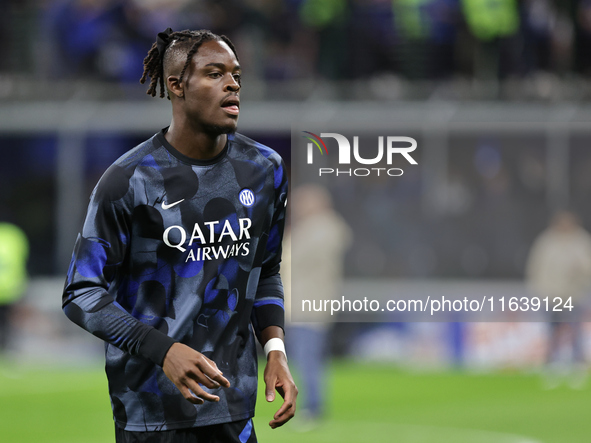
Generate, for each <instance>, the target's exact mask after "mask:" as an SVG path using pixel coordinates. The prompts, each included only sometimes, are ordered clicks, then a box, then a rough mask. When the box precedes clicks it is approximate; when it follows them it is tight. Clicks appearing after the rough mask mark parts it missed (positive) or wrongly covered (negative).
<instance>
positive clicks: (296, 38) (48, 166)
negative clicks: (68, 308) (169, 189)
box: [0, 0, 591, 443]
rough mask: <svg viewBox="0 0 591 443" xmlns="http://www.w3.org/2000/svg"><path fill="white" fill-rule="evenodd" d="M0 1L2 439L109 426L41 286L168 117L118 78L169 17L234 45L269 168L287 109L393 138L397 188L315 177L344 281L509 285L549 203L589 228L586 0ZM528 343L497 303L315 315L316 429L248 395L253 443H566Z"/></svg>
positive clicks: (88, 346)
mask: <svg viewBox="0 0 591 443" xmlns="http://www.w3.org/2000/svg"><path fill="white" fill-rule="evenodd" d="M0 4H1V6H2V14H0V36H1V41H2V42H3V44H2V45H0V153H1V154H0V155H1V158H2V161H1V162H0V221H8V222H11V223H14V224H16V225H18V226H20V227H21V228H22V229H23V230H24V232H25V233H26V234H27V236H28V239H29V241H30V256H29V261H28V270H29V275H30V281H29V284H28V287H27V291H26V293H25V295H24V297H23V299H22V300H21V301H20V302H19V303H18V305H17V306H16V310H15V311H14V315H13V318H12V322H13V325H14V331H13V332H14V334H13V340H12V344H11V348H10V349H9V350H8V351H7V352H6V353H5V354H4V356H3V357H2V360H1V363H0V440H2V441H7V442H27V441H47V442H74V441H88V442H102V441H110V439H111V436H112V423H111V419H110V412H109V405H108V396H107V392H106V381H105V379H104V376H103V375H102V373H101V369H100V366H101V365H102V345H101V343H100V342H99V341H98V340H97V339H94V338H93V337H91V336H88V335H87V333H85V332H84V331H82V330H79V329H78V328H77V327H76V326H74V325H72V324H70V323H68V322H67V320H66V318H65V316H63V315H62V313H61V309H60V294H61V288H62V282H63V279H64V275H65V272H66V270H67V266H68V263H69V258H70V254H71V248H72V246H73V242H74V239H75V236H76V233H77V232H78V229H79V227H80V225H81V222H82V217H83V215H84V211H85V208H86V204H87V201H88V196H89V195H90V192H91V190H92V188H93V187H94V185H95V183H96V181H97V180H98V178H99V177H100V175H101V174H102V172H103V171H104V170H105V169H106V167H108V166H109V165H110V164H111V163H112V161H114V160H115V159H116V158H117V157H119V156H120V155H121V154H122V153H123V152H125V151H126V150H127V149H129V148H131V147H133V146H135V145H136V144H137V143H139V142H141V141H143V140H144V139H146V138H148V137H149V136H151V135H152V134H153V133H154V132H156V131H157V130H159V129H160V128H162V127H164V126H166V125H167V124H168V123H169V120H170V117H169V109H168V106H169V105H168V103H167V101H166V100H160V99H151V98H150V97H148V96H146V95H145V89H146V88H145V87H144V86H142V85H139V83H138V80H139V78H140V76H141V73H142V60H143V57H144V56H145V54H146V53H147V51H148V49H149V48H150V46H151V44H152V42H153V41H154V38H155V35H156V33H157V32H160V31H162V30H164V29H165V28H166V27H168V26H171V27H172V28H173V29H175V30H178V29H185V28H192V29H198V28H209V29H211V30H213V31H214V32H216V33H222V34H226V35H228V36H229V37H230V38H231V39H232V40H233V42H234V43H235V45H236V47H237V51H238V54H239V55H240V62H241V65H242V66H243V71H244V75H243V84H244V88H243V91H242V93H241V94H242V101H243V105H242V115H241V117H240V125H239V131H240V132H242V133H244V134H245V135H248V136H250V137H252V138H254V139H256V140H258V141H260V142H262V143H264V144H267V145H269V146H271V147H273V148H274V149H276V150H277V151H278V152H279V153H281V154H282V155H283V157H284V159H285V160H286V162H288V163H289V161H290V142H291V133H290V132H291V123H292V122H294V121H298V122H306V121H309V122H315V123H324V124H326V125H338V124H339V123H341V124H342V122H347V123H348V124H351V125H353V127H351V126H348V129H351V130H358V131H359V132H360V133H366V134H371V133H372V131H384V130H388V131H389V132H392V133H396V134H399V135H405V136H411V137H414V138H416V140H417V141H418V146H419V148H418V149H417V151H416V152H415V154H414V156H415V158H416V159H417V160H418V163H419V166H418V167H417V168H415V169H412V170H411V169H409V170H408V172H406V171H405V176H404V180H399V181H397V180H388V181H387V182H386V181H380V180H377V181H372V182H369V181H368V182H367V183H365V182H362V181H361V182H360V181H355V182H353V181H346V183H345V184H344V185H343V184H342V183H341V182H337V181H330V182H329V188H330V191H331V193H332V195H333V198H334V202H335V208H336V209H337V211H338V212H340V213H341V214H342V215H343V217H345V219H346V220H347V222H348V223H349V225H350V226H352V227H353V230H354V232H355V235H354V239H353V245H352V247H351V249H350V251H349V253H348V254H347V255H346V257H345V283H346V284H345V287H354V285H355V283H356V282H358V281H360V280H362V279H364V280H365V281H368V280H369V279H371V281H375V282H377V283H376V284H388V285H391V287H392V288H393V291H396V290H397V288H400V290H404V291H410V292H412V291H417V290H421V291H433V292H434V293H437V291H438V290H440V289H441V288H447V290H450V289H449V288H452V290H455V289H454V288H461V289H460V290H465V291H479V290H484V288H485V290H487V291H491V290H492V291H501V292H502V291H506V292H507V293H511V294H513V293H522V292H523V291H524V282H523V279H524V271H525V263H526V258H527V254H528V252H529V250H530V248H531V245H532V243H533V241H534V239H535V238H536V237H537V236H538V235H539V234H540V232H541V231H542V230H543V229H544V228H545V227H546V226H547V224H548V220H549V219H550V217H551V215H552V214H553V213H554V212H555V211H556V210H558V209H561V208H569V209H571V210H573V211H575V212H576V213H578V214H579V216H580V218H581V220H582V223H583V226H584V227H585V228H586V229H591V205H589V204H588V201H587V200H588V196H589V194H590V191H591V150H590V149H589V147H588V146H587V145H588V142H589V140H590V135H591V134H590V132H591V127H590V126H589V121H590V118H591V104H590V101H589V99H590V97H591V1H589V0H561V1H559V0H248V1H235V0H223V1H213V0H209V1H208V0H201V1H187V0H135V1H132V0H128V1H121V0H61V1H57V0H19V1H17V0H3V1H2V2H0ZM368 186H371V189H372V191H371V193H370V194H369V195H370V196H371V198H369V199H368V198H365V196H366V195H368V194H367V193H366V189H364V188H365V187H368ZM366 223H369V224H370V226H371V227H372V229H371V230H361V229H355V227H356V226H359V225H362V224H366ZM384 239H386V240H385V241H384ZM352 251H355V252H354V253H353V252H352ZM347 283H349V286H348V285H347ZM351 285H353V286H351ZM466 285H468V286H466ZM417 288H419V289H417ZM590 334H591V330H590V329H589V328H587V329H586V336H591V335H590ZM546 337H547V326H546V325H545V324H539V323H520V322H519V317H508V318H507V322H506V323H465V324H459V323H449V324H448V323H405V324H404V323H403V324H401V323H374V324H368V323H335V324H334V325H333V327H332V333H331V341H330V349H331V351H330V354H331V356H332V357H333V358H334V360H333V363H332V364H331V368H332V370H331V376H330V378H329V381H328V386H329V388H328V390H329V393H330V395H329V397H328V406H327V418H326V421H325V422H324V425H322V424H321V426H320V427H318V428H316V429H315V430H312V431H310V432H309V433H308V434H298V433H297V432H296V427H295V426H291V427H287V428H286V429H285V430H281V431H274V432H273V433H272V434H269V433H268V431H267V430H266V429H265V427H266V425H265V422H266V421H268V420H267V419H268V418H269V417H270V415H271V414H272V409H270V408H269V407H267V406H265V405H263V403H264V399H263V398H262V397H261V398H260V405H261V406H260V409H259V411H258V416H257V417H258V418H257V425H258V430H259V431H258V432H259V435H260V439H261V441H275V440H278V439H281V440H282V441H286V442H290V441H301V439H303V438H306V439H308V440H309V441H310V442H316V441H318V442H320V441H322V442H330V441H340V442H348V441H359V440H361V439H371V440H372V441H400V442H417V443H421V442H448V441H449V442H460V443H462V442H477V443H486V442H507V443H509V442H521V443H525V442H530V443H533V442H544V443H546V442H560V443H563V442H585V441H589V435H591V427H590V425H589V424H588V422H587V420H586V415H587V414H586V412H587V411H588V410H589V407H590V406H591V400H590V399H589V389H588V388H587V387H586V386H578V388H580V389H578V390H573V389H570V388H569V387H568V386H567V385H562V386H560V387H559V388H558V389H554V390H544V384H543V381H542V380H541V378H540V377H539V376H538V375H537V374H538V372H540V371H541V370H542V368H543V363H544V355H545V352H546V347H547V339H546ZM585 346H586V348H588V351H590V352H591V341H590V340H586V342H585ZM288 351H289V350H288ZM301 395H302V397H304V396H306V393H305V392H303V393H302V394H301ZM75 417H77V418H75Z"/></svg>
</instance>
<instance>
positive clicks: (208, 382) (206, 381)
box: [189, 368, 221, 389]
mask: <svg viewBox="0 0 591 443" xmlns="http://www.w3.org/2000/svg"><path fill="white" fill-rule="evenodd" d="M189 377H190V378H191V379H193V380H195V381H196V382H197V383H201V384H202V385H203V386H205V387H206V388H209V389H219V388H220V387H221V385H220V384H219V383H218V382H217V381H215V380H212V379H211V378H209V377H208V376H207V375H205V374H204V373H203V372H201V371H200V370H199V369H198V368H196V369H195V370H194V371H192V372H191V373H190V374H189Z"/></svg>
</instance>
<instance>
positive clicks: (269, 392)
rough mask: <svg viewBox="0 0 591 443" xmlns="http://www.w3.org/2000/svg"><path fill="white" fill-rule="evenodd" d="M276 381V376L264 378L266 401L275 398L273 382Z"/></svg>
mask: <svg viewBox="0 0 591 443" xmlns="http://www.w3.org/2000/svg"><path fill="white" fill-rule="evenodd" d="M276 383H277V377H268V378H265V398H266V399H267V401H273V400H275V384H276Z"/></svg>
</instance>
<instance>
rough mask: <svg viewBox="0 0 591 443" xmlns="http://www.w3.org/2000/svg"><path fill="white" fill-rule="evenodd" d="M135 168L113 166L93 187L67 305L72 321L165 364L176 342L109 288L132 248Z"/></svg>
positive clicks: (69, 276) (66, 295) (64, 298)
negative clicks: (126, 306)
mask: <svg viewBox="0 0 591 443" xmlns="http://www.w3.org/2000/svg"><path fill="white" fill-rule="evenodd" d="M132 172H133V171H129V170H126V169H125V168H122V167H119V166H115V165H114V166H111V167H110V168H109V169H108V170H107V172H106V173H105V175H104V176H103V177H102V178H101V180H100V181H99V183H98V185H97V186H96V188H95V190H94V191H93V194H92V196H91V201H90V204H89V207H88V211H87V215H86V220H85V222H84V226H83V229H82V232H81V233H80V234H79V235H78V238H77V239H76V244H75V246H74V252H73V255H72V260H71V262H70V267H69V269H68V274H67V278H66V283H65V287H64V292H63V296H62V308H63V310H64V313H65V314H66V316H67V317H68V318H69V319H70V320H71V321H73V322H74V323H76V324H77V325H79V326H81V327H82V328H84V329H86V330H87V331H88V332H90V333H92V334H94V335H95V336H97V337H99V338H101V339H103V340H105V341H106V342H108V343H111V344H113V345H115V346H117V347H118V348H120V349H121V350H123V351H125V352H128V353H130V354H131V355H141V356H143V357H145V358H148V359H149V360H151V361H152V362H154V363H156V364H158V365H162V362H163V360H164V357H165V355H166V352H168V349H169V348H170V346H172V344H173V343H174V342H175V341H174V340H173V339H172V338H170V337H168V336H167V335H166V334H164V333H162V332H160V331H158V330H156V329H155V328H153V327H151V326H149V325H147V324H144V323H142V322H140V321H139V320H137V319H136V318H134V317H133V316H132V315H130V314H129V313H128V312H127V311H126V310H125V309H124V308H123V307H122V306H121V305H120V304H119V303H117V301H116V300H115V298H114V297H113V295H112V294H111V292H110V291H109V290H110V289H113V288H111V286H112V285H113V284H114V282H115V281H116V278H117V276H118V273H120V272H121V269H122V266H123V265H124V262H125V258H126V253H127V250H128V248H127V246H128V244H129V239H130V226H131V213H132V209H133V190H132V187H131V186H130V180H131V178H132Z"/></svg>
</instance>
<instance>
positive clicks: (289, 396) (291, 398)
mask: <svg viewBox="0 0 591 443" xmlns="http://www.w3.org/2000/svg"><path fill="white" fill-rule="evenodd" d="M296 395H297V393H295V392H292V391H291V390H288V391H287V393H286V394H285V399H284V401H283V404H282V405H281V407H280V408H279V410H278V411H277V412H276V413H275V415H274V416H273V418H275V419H276V420H277V419H281V418H282V417H283V416H286V415H289V414H291V416H290V417H289V418H291V417H293V415H294V414H295V407H296V402H295V398H296ZM289 418H288V420H289Z"/></svg>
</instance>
